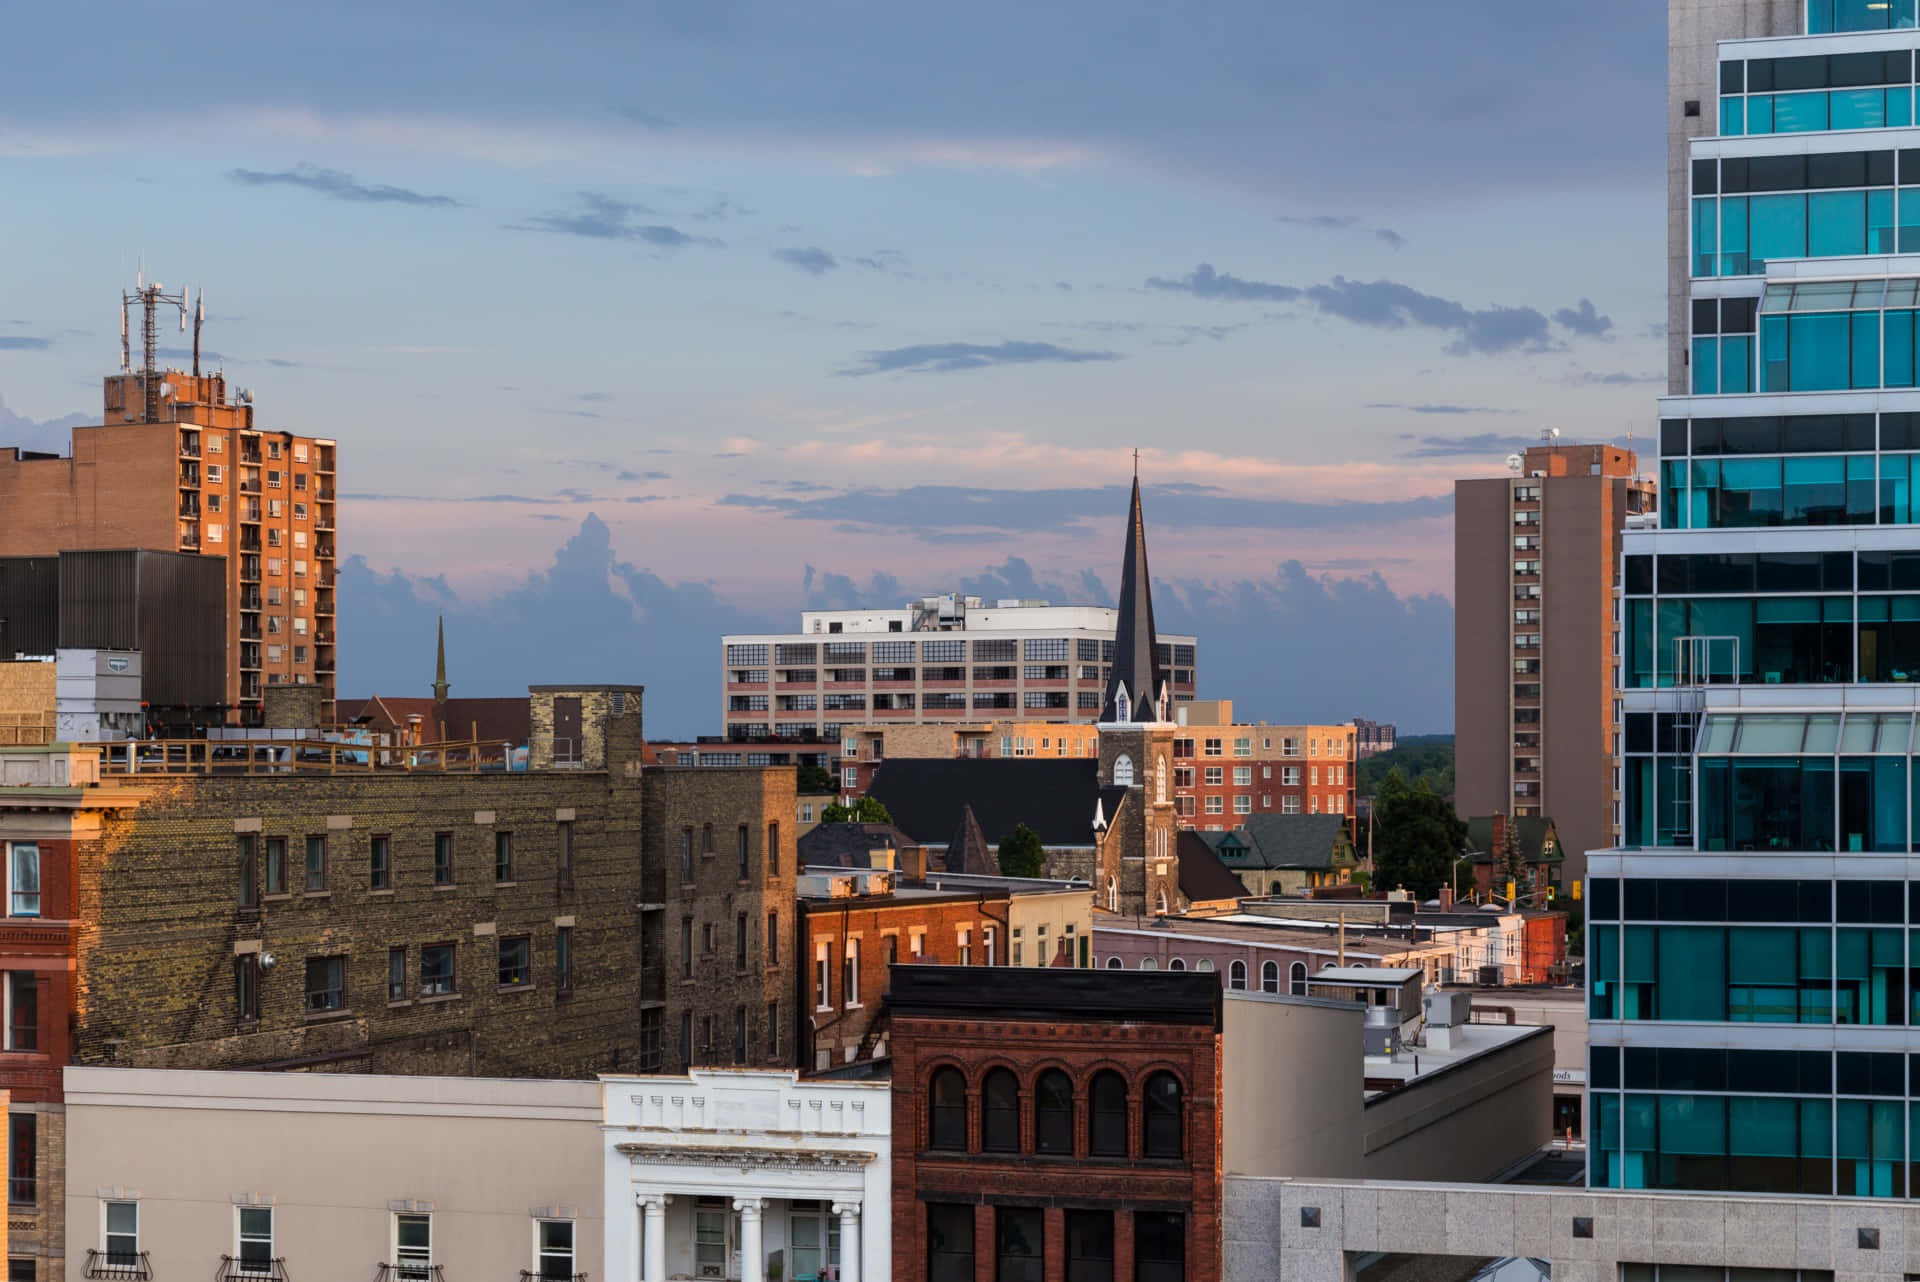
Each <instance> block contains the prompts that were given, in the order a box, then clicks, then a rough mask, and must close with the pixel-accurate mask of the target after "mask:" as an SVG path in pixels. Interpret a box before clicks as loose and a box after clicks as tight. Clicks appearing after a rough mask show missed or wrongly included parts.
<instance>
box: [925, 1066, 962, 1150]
mask: <svg viewBox="0 0 1920 1282" xmlns="http://www.w3.org/2000/svg"><path fill="white" fill-rule="evenodd" d="M928 1094H929V1099H928V1104H929V1106H930V1107H929V1108H928V1118H929V1123H928V1127H927V1146H928V1147H929V1148H944V1149H954V1150H956V1151H958V1152H962V1153H964V1152H966V1149H967V1079H966V1078H964V1077H962V1076H960V1070H959V1069H957V1068H943V1069H941V1070H940V1071H939V1072H937V1073H935V1074H934V1075H933V1089H932V1090H931V1091H930V1092H929V1093H928Z"/></svg>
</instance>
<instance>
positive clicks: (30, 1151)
mask: <svg viewBox="0 0 1920 1282" xmlns="http://www.w3.org/2000/svg"><path fill="white" fill-rule="evenodd" d="M39 1122H40V1115H39V1114H38V1113H21V1112H14V1113H9V1114H8V1116H7V1201H8V1202H10V1203H12V1204H13V1205H15V1206H32V1205H33V1204H34V1203H36V1202H38V1201H39V1200H40V1152H39Z"/></svg>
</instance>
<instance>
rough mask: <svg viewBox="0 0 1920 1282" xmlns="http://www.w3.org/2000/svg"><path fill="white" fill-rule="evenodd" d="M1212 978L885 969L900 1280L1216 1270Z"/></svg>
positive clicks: (1216, 1053)
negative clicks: (888, 977)
mask: <svg viewBox="0 0 1920 1282" xmlns="http://www.w3.org/2000/svg"><path fill="white" fill-rule="evenodd" d="M1220 1001H1221V998H1220V983H1219V976H1217V975H1209V974H1203V973H1199V972H1195V973H1192V974H1180V973H1173V972H1153V971H1146V972H1143V971H1136V970H1125V971H1120V970H1063V969H1023V968H1020V967H1013V966H1007V967H998V966H996V967H990V968H989V967H949V966H896V967H895V968H894V971H893V982H892V989H891V991H890V992H889V993H888V996H887V1008H888V1014H889V1019H890V1021H891V1025H892V1043H891V1046H892V1051H893V1277H894V1280H895V1282H975V1280H976V1279H977V1280H978V1282H988V1280H989V1279H994V1278H1008V1277H1018V1278H1045V1279H1046V1280H1047V1282H1058V1280H1060V1279H1065V1278H1069V1277H1110V1278H1166V1279H1176V1278H1177V1279H1194V1280H1195V1282H1199V1280H1201V1279H1215V1278H1218V1277H1220V1268H1221V1261H1220V1254H1221V1151H1222V1150H1221V1114H1220Z"/></svg>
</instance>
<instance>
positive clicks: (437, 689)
mask: <svg viewBox="0 0 1920 1282" xmlns="http://www.w3.org/2000/svg"><path fill="white" fill-rule="evenodd" d="M447 690H448V686H447V617H446V616H445V615H444V614H443V615H441V616H440V641H439V646H438V650H437V652H436V654H435V656H434V661H433V701H434V702H435V703H445V702H446V701H447Z"/></svg>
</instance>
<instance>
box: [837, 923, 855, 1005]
mask: <svg viewBox="0 0 1920 1282" xmlns="http://www.w3.org/2000/svg"><path fill="white" fill-rule="evenodd" d="M840 996H841V999H842V1001H844V1002H845V1003H846V1004H847V1005H848V1006H858V1005H859V1004H860V941H859V940H857V939H849V940H848V941H847V944H846V951H845V952H844V953H843V954H842V955H841V957H840Z"/></svg>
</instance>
